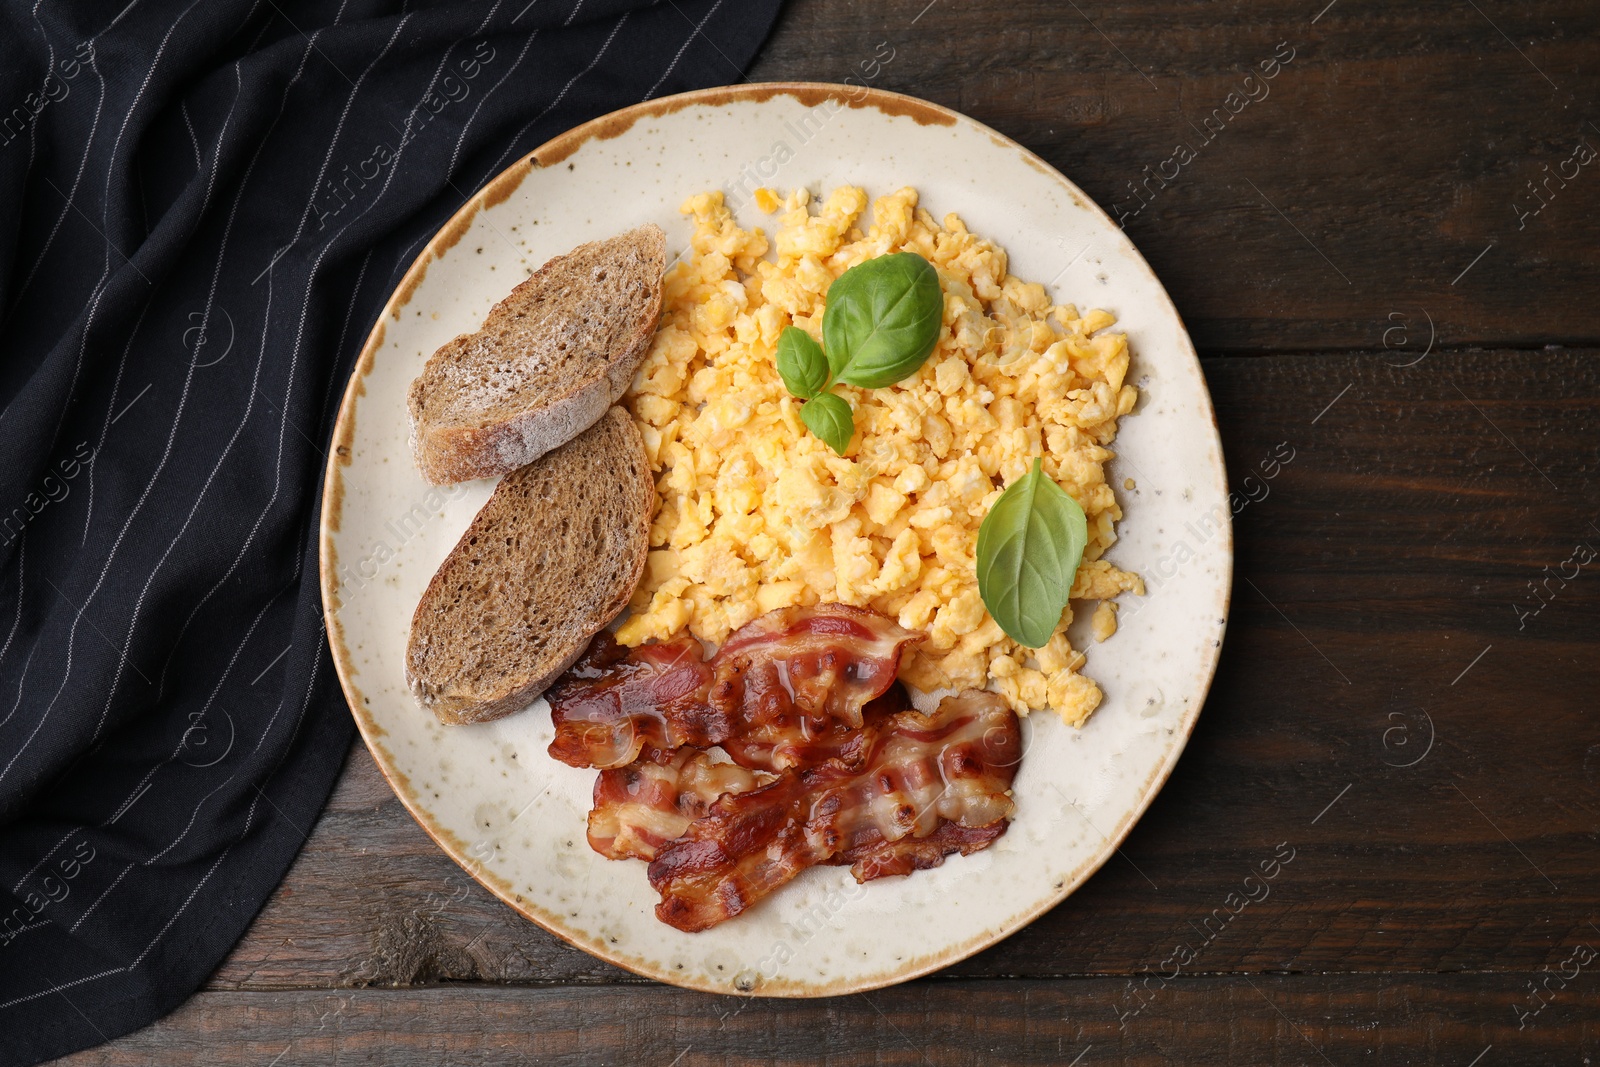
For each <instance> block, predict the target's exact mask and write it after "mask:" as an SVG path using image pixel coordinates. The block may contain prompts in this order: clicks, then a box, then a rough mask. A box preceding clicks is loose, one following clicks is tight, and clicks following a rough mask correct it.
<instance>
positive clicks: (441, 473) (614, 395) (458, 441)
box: [406, 224, 666, 485]
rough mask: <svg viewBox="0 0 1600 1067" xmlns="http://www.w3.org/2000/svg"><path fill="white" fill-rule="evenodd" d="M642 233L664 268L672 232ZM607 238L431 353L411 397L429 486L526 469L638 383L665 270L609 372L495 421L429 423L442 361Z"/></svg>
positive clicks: (416, 445)
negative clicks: (428, 401)
mask: <svg viewBox="0 0 1600 1067" xmlns="http://www.w3.org/2000/svg"><path fill="white" fill-rule="evenodd" d="M641 231H642V234H643V239H644V240H647V241H649V242H650V243H651V244H652V246H653V247H652V248H651V250H650V251H651V252H652V253H653V258H657V259H659V260H661V261H662V263H663V265H664V263H665V249H666V235H665V234H664V233H663V232H662V231H661V228H660V227H658V226H656V225H654V224H649V225H646V226H642V227H640V228H639V230H638V231H634V232H635V233H639V232H641ZM625 236H628V235H625ZM604 243H605V242H601V241H595V242H590V243H589V244H586V245H580V246H579V247H578V248H575V249H573V250H572V251H571V252H569V253H567V254H566V255H564V256H557V257H555V258H554V259H551V260H550V261H549V262H547V263H545V264H544V266H542V267H540V268H539V269H538V270H537V271H535V272H534V273H533V274H532V275H530V276H529V277H528V278H527V280H525V281H523V282H522V283H521V284H519V285H518V286H517V287H516V288H515V289H513V290H512V291H511V293H510V294H509V295H508V296H507V297H506V298H505V299H504V300H502V301H501V302H500V303H498V304H496V305H495V307H494V308H493V309H492V310H491V311H490V312H489V316H488V318H487V319H486V320H485V321H484V325H483V328H482V329H480V330H478V331H477V332H476V333H471V334H462V335H461V336H459V337H456V338H454V339H453V340H451V341H450V342H449V343H447V344H445V345H442V346H441V347H440V348H439V350H438V351H436V352H435V353H434V354H433V355H432V356H431V357H429V359H428V363H427V366H425V367H424V368H423V371H422V373H421V374H419V375H418V376H417V377H416V379H415V380H414V381H413V382H412V383H411V387H410V389H409V390H408V391H407V395H406V401H407V403H406V407H407V409H408V412H409V415H410V421H411V433H410V443H411V452H412V455H413V457H415V459H416V464H417V469H418V471H420V472H421V474H422V476H423V478H424V479H426V480H427V481H428V482H429V483H431V484H433V485H449V484H452V483H455V482H464V481H470V480H472V479H475V478H492V477H495V476H497V475H501V474H508V473H510V472H511V471H514V470H516V469H517V468H519V467H524V466H526V465H527V464H529V463H531V462H533V461H534V460H535V459H538V458H539V457H540V456H542V455H544V454H545V453H546V452H549V451H550V450H551V449H553V448H557V447H559V446H561V445H563V444H565V443H566V442H568V441H570V440H572V439H573V438H574V437H576V436H578V434H580V433H582V432H583V431H584V430H586V429H588V428H589V427H590V426H592V425H593V424H594V423H595V421H596V420H597V419H599V418H600V416H602V415H604V414H605V412H606V409H607V408H609V407H610V406H611V405H612V404H614V403H616V402H617V401H618V400H619V399H621V397H622V394H623V393H624V392H626V391H627V388H628V385H629V383H631V382H632V381H633V374H634V371H636V370H638V368H639V364H640V362H641V361H643V359H644V356H645V353H646V352H647V351H648V350H649V347H650V341H651V339H652V338H653V337H654V336H655V332H656V325H657V323H658V322H659V321H660V318H661V301H662V284H661V283H662V278H661V271H660V270H657V271H656V272H655V277H654V278H653V279H652V282H653V285H652V287H651V292H650V299H649V303H648V304H647V305H646V307H645V308H644V309H643V310H642V311H641V312H640V313H639V314H638V316H637V318H636V319H635V321H634V322H632V323H631V324H630V326H631V328H630V330H629V331H628V333H627V334H625V335H624V337H623V340H622V341H621V342H620V343H619V344H618V345H617V346H616V347H615V348H614V349H613V351H612V352H611V353H610V356H609V359H608V361H607V362H606V364H605V365H604V369H603V372H602V373H599V374H596V375H595V376H593V377H590V378H585V379H583V380H580V381H577V382H574V383H572V384H571V385H570V387H569V388H568V389H567V390H566V392H564V393H563V394H561V395H560V396H558V397H556V398H555V399H553V400H549V401H546V402H544V403H542V404H541V405H540V406H538V407H534V408H530V409H528V410H525V411H521V412H518V413H516V414H515V415H512V416H510V417H509V418H507V419H504V420H502V421H501V422H498V423H494V424H492V425H489V426H459V425H439V424H437V423H431V422H429V421H428V420H427V419H426V418H425V417H424V413H423V405H424V399H425V397H426V394H427V392H428V390H429V388H430V387H432V386H433V385H434V382H433V379H432V377H431V376H430V372H431V371H433V369H434V368H435V367H436V365H437V364H438V363H439V362H443V361H450V360H453V359H456V358H458V356H457V354H456V351H455V350H457V349H459V348H461V347H464V346H466V345H467V344H470V343H471V342H472V341H473V340H474V339H476V338H478V337H480V336H482V335H484V334H487V333H490V332H492V331H493V330H494V329H495V328H496V326H497V324H498V317H499V316H500V315H502V314H505V313H506V311H507V309H509V308H512V307H515V306H516V305H517V304H518V302H519V301H520V300H522V299H525V294H527V293H529V292H532V291H535V290H538V289H540V288H542V287H543V286H544V285H545V284H547V283H548V282H549V280H550V277H551V275H552V274H553V273H554V272H555V271H556V269H558V268H559V267H561V266H562V265H564V262H565V261H567V260H569V259H571V258H573V257H575V256H578V255H579V254H582V253H584V252H587V251H589V250H591V249H593V248H594V247H595V246H596V245H599V244H604Z"/></svg>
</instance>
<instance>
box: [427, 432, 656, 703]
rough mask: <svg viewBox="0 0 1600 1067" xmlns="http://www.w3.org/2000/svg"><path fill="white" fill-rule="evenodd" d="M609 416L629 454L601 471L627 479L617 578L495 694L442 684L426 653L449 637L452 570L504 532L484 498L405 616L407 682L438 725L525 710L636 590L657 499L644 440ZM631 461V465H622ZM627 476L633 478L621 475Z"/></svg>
mask: <svg viewBox="0 0 1600 1067" xmlns="http://www.w3.org/2000/svg"><path fill="white" fill-rule="evenodd" d="M608 419H609V420H613V421H614V423H615V424H616V425H617V427H618V428H619V429H620V430H621V433H622V437H623V440H624V443H623V445H622V448H623V449H625V450H627V453H628V454H626V455H622V454H618V455H609V454H608V455H605V457H604V458H605V459H607V460H608V461H611V462H608V463H607V464H606V469H605V472H604V474H610V475H616V476H619V477H623V478H627V481H626V482H625V483H624V482H619V483H618V484H619V488H621V489H622V490H623V493H624V498H625V501H626V503H627V505H628V508H627V515H628V521H629V522H630V524H631V530H630V534H631V536H630V538H629V547H630V548H631V555H630V556H629V557H628V558H626V559H625V560H623V561H622V567H621V570H620V580H619V581H618V582H617V583H616V584H615V586H614V587H613V588H611V589H610V590H609V591H608V595H607V596H606V597H605V598H604V599H602V600H599V601H598V602H596V603H594V604H593V605H589V606H587V610H578V611H574V612H573V617H572V618H570V619H568V620H566V621H565V622H564V625H563V626H562V627H561V628H560V633H559V635H558V636H559V638H560V640H561V644H560V645H559V646H558V647H552V646H546V648H545V649H544V650H542V651H540V652H538V653H536V654H535V653H532V652H530V653H529V656H528V659H529V660H536V661H537V669H536V670H535V671H534V673H533V674H532V675H530V676H529V677H528V678H527V679H526V680H525V681H522V682H520V683H519V684H516V685H514V686H510V687H508V688H504V689H502V690H499V691H496V692H490V693H483V692H469V691H467V690H466V689H465V688H464V687H463V686H462V685H461V684H460V680H459V679H457V678H454V677H452V678H446V679H435V678H431V677H429V671H428V666H429V663H430V661H431V659H432V657H430V655H429V654H430V652H432V651H433V649H432V648H431V644H432V642H433V641H434V640H437V639H448V637H449V634H450V633H451V632H453V631H452V629H451V627H450V624H451V623H452V622H455V621H457V620H456V619H455V618H454V617H453V613H452V612H451V611H450V610H449V609H450V608H451V607H453V605H450V604H446V603H445V600H446V597H447V596H448V587H449V584H450V582H451V580H452V579H453V578H454V577H455V572H456V570H457V569H458V568H459V567H461V566H464V565H466V564H464V563H463V562H462V560H463V557H465V556H466V555H467V554H468V553H470V552H472V551H473V547H472V546H473V545H474V544H475V543H476V540H477V539H484V540H489V539H492V538H494V537H496V536H500V535H501V534H503V533H504V530H497V527H498V526H499V524H501V523H502V522H503V521H504V519H505V518H506V517H507V516H506V515H505V510H506V505H505V503H504V502H503V501H497V500H496V499H495V497H490V499H489V501H488V502H487V503H485V504H484V506H483V508H482V509H480V510H479V512H478V514H477V515H476V516H475V517H474V518H473V520H472V523H471V524H470V525H469V526H468V527H467V529H466V531H465V532H464V533H463V534H462V535H461V538H460V540H458V541H457V542H456V545H455V547H454V548H452V549H451V551H450V554H449V555H448V556H446V557H445V560H444V562H443V563H441V564H440V566H439V569H438V570H437V571H435V572H434V575H433V577H432V579H430V580H429V582H428V587H427V589H426V590H425V591H424V592H423V594H422V598H421V599H420V600H419V601H418V602H417V607H416V611H415V612H414V613H413V615H412V621H411V632H410V636H409V640H408V642H407V646H406V660H405V677H406V684H407V686H408V687H409V688H410V689H411V693H412V696H413V697H415V698H416V701H417V703H418V704H419V705H421V706H422V707H424V708H426V709H428V710H429V711H431V712H433V713H434V715H435V716H437V717H438V719H439V721H440V722H442V723H446V724H448V725H467V724H473V723H482V722H490V721H492V720H494V719H499V718H504V717H505V716H507V715H511V714H513V713H515V712H518V711H521V710H522V709H523V708H526V707H527V706H528V705H529V704H531V703H533V701H534V700H536V699H537V698H538V697H539V695H540V694H541V693H543V692H544V691H545V689H547V688H548V687H549V686H550V685H551V683H553V682H554V681H555V680H556V679H557V678H559V677H560V676H561V674H562V673H563V672H564V671H566V669H567V668H568V667H570V666H572V664H573V662H574V661H575V660H576V659H577V658H578V656H580V655H581V654H582V653H583V650H584V649H585V648H587V647H588V645H589V641H590V639H591V638H592V637H593V636H594V635H595V634H596V633H598V632H599V631H600V630H602V629H604V628H605V626H606V625H607V624H608V623H610V622H611V620H613V619H614V618H616V616H617V615H618V614H620V613H621V611H622V609H623V608H624V607H626V606H627V604H628V601H629V599H630V598H631V597H632V595H633V591H634V589H636V588H637V587H638V584H639V580H640V578H641V577H642V576H643V574H644V566H645V558H646V556H647V555H648V553H649V548H650V520H651V517H652V512H653V511H654V508H655V501H656V490H655V480H654V478H653V476H652V475H651V472H650V464H649V461H648V458H647V456H646V454H645V450H644V440H643V438H642V437H641V436H640V434H639V429H638V426H637V425H636V424H635V423H634V421H633V417H632V416H631V415H629V414H628V412H627V411H626V410H624V409H623V408H621V407H613V408H610V409H609V410H608V411H607V412H605V413H604V414H603V415H602V416H601V420H608ZM574 443H576V442H574ZM564 458H565V457H563V456H562V455H561V453H559V452H557V451H554V450H552V452H550V453H548V454H547V455H546V456H544V457H541V459H539V460H536V461H535V462H536V463H537V462H552V461H557V462H558V461H561V460H562V459H564ZM630 459H631V460H632V462H631V463H629V462H627V461H628V460H630ZM630 467H631V471H630ZM630 474H631V475H632V477H628V475H630ZM501 484H502V486H504V485H506V482H505V481H502V483H501ZM499 492H500V488H499V487H497V488H496V494H497V495H498V494H499ZM572 536H576V537H582V536H584V533H583V532H582V531H579V532H577V533H575V534H573V535H572ZM532 549H533V546H529V548H528V549H527V550H528V551H531V550H532ZM476 607H477V606H476V605H467V606H464V607H463V608H461V609H460V610H463V611H469V612H470V611H472V610H474V609H475V608H476ZM575 607H578V608H582V607H583V606H581V605H578V606H575ZM479 610H481V608H479ZM441 629H442V630H443V631H444V632H443V633H442V634H440V633H439V632H438V631H439V630H441ZM470 681H471V680H469V682H470Z"/></svg>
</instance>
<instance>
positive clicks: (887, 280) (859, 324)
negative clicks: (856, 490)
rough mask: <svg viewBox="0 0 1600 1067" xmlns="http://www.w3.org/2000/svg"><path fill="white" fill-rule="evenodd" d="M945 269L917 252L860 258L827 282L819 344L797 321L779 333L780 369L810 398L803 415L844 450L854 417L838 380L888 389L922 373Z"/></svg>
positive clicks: (792, 387) (934, 335)
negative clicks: (940, 269)
mask: <svg viewBox="0 0 1600 1067" xmlns="http://www.w3.org/2000/svg"><path fill="white" fill-rule="evenodd" d="M943 320H944V291H943V290H942V289H940V288H939V272H938V271H937V270H935V269H934V267H933V264H931V263H929V262H928V261H927V260H925V259H923V258H922V257H921V256H919V255H917V254H916V253H915V252H896V253H894V254H893V255H887V256H878V257H876V258H875V259H869V260H867V261H866V262H865V263H858V264H856V265H855V266H854V267H851V268H850V269H849V270H847V271H845V272H844V273H843V274H841V275H839V277H838V278H836V279H834V282H833V284H832V285H830V286H829V287H828V296H827V309H826V310H825V311H824V312H823V313H822V340H823V345H825V346H826V352H824V350H823V346H819V345H818V344H817V342H816V341H815V340H814V339H813V338H812V337H811V335H810V334H808V333H806V332H805V331H804V330H802V329H800V328H799V327H798V326H790V327H788V328H786V329H785V330H784V331H783V333H782V334H780V335H779V337H778V376H779V377H781V378H782V379H783V384H784V386H785V387H786V388H788V390H789V392H791V393H793V394H794V395H795V396H797V397H800V398H801V399H802V400H804V401H805V404H803V405H802V406H801V408H800V419H801V421H802V422H804V423H805V424H806V426H807V427H808V428H809V429H810V430H811V432H812V433H814V434H816V435H817V436H818V437H820V438H822V440H823V441H825V442H827V444H828V447H830V448H832V449H833V450H834V451H835V452H837V453H839V454H840V455H844V450H845V448H846V447H848V446H849V444H850V437H851V434H852V433H853V432H854V425H853V423H852V420H851V417H850V405H849V403H848V402H847V401H845V399H844V398H843V397H841V396H838V395H837V394H835V393H830V392H828V390H829V389H830V388H832V386H833V384H834V383H835V382H843V383H845V384H846V385H855V386H860V387H861V388H863V389H881V388H883V387H884V386H886V385H893V384H894V383H895V382H898V381H900V380H902V379H904V378H907V377H910V376H911V375H912V374H915V373H916V371H917V369H918V368H919V367H921V366H922V364H923V363H924V362H925V361H926V360H927V358H928V356H929V354H930V353H932V352H933V346H934V345H935V344H937V343H938V341H939V326H940V323H941V322H943Z"/></svg>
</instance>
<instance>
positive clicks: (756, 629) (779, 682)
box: [546, 604, 923, 770]
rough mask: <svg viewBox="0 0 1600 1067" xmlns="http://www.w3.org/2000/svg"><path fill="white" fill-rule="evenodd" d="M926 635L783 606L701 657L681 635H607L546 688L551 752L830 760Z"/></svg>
mask: <svg viewBox="0 0 1600 1067" xmlns="http://www.w3.org/2000/svg"><path fill="white" fill-rule="evenodd" d="M922 639H923V635H922V634H918V633H913V632H912V631H910V630H906V629H904V628H902V627H901V626H899V625H898V624H897V623H895V621H894V620H893V619H890V618H887V617H886V616H883V615H880V614H878V613H877V612H875V611H870V610H868V609H866V608H855V607H850V606H848V605H844V604H820V605H817V606H815V607H809V608H801V607H789V608H779V609H778V610H776V611H771V612H768V613H767V614H765V615H763V616H761V617H760V618H758V619H756V620H755V621H753V622H751V623H748V624H746V625H745V626H743V627H741V628H740V629H738V630H737V631H735V632H734V634H733V635H732V636H731V637H730V638H729V639H728V641H727V643H726V644H724V645H723V647H722V650H721V651H720V652H718V653H717V654H716V655H715V656H714V657H712V659H711V660H710V662H709V663H708V662H706V661H705V660H704V658H703V655H702V653H701V650H700V645H699V642H698V641H696V640H695V639H694V638H693V637H692V636H690V635H688V634H682V635H679V636H678V637H676V638H674V639H672V640H671V641H666V642H662V643H661V644H656V645H641V646H639V647H638V648H635V649H633V650H631V651H629V650H626V649H622V648H621V647H619V646H618V645H617V643H616V641H615V639H613V638H612V637H611V635H610V634H609V633H606V632H602V633H601V634H600V635H599V636H597V637H596V638H595V640H594V642H593V643H592V644H591V645H590V646H589V650H588V651H587V652H585V653H584V655H583V657H582V658H581V659H580V660H579V661H578V663H577V664H576V665H574V667H573V668H572V669H571V670H570V671H568V672H567V674H566V675H564V676H563V677H562V679H561V681H559V682H558V683H557V684H556V685H555V686H553V687H551V689H550V690H549V692H548V693H546V696H547V697H548V698H549V701H550V714H551V718H552V719H553V720H554V722H555V727H556V736H555V740H554V741H552V742H551V744H550V754H551V755H552V756H554V757H555V758H556V759H558V760H560V761H562V762H563V763H568V764H571V765H572V766H574V767H600V768H608V767H621V766H623V765H625V764H628V763H632V762H633V761H634V760H635V759H636V758H637V757H638V756H639V755H640V753H641V752H644V751H646V750H660V751H667V750H671V749H674V748H678V747H680V746H683V745H691V746H693V747H695V748H709V747H711V746H713V745H719V744H725V743H726V742H729V741H731V740H735V739H737V740H736V743H735V745H734V747H732V748H729V750H728V751H729V755H730V756H731V757H732V758H733V759H734V760H735V761H736V762H738V763H741V764H743V765H745V766H747V767H751V768H755V769H761V770H783V769H786V768H789V767H798V766H806V765H809V764H812V763H816V762H818V761H820V760H823V759H828V758H832V756H833V755H835V754H836V750H837V749H838V748H839V746H841V745H843V744H845V743H847V740H848V739H847V738H846V737H845V736H844V733H843V732H842V731H841V730H840V729H839V727H840V726H843V727H859V726H860V725H861V721H862V720H861V715H862V708H863V707H865V706H866V704H867V703H869V702H870V701H872V700H873V699H875V698H877V697H878V696H881V695H882V694H883V693H884V691H885V690H887V689H888V688H889V687H890V686H891V685H892V684H893V683H894V680H895V675H896V674H897V673H898V672H899V669H900V657H901V655H902V654H903V653H904V651H905V649H906V648H907V647H908V646H910V645H912V644H914V643H916V642H917V641H921V640H922Z"/></svg>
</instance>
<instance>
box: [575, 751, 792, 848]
mask: <svg viewBox="0 0 1600 1067" xmlns="http://www.w3.org/2000/svg"><path fill="white" fill-rule="evenodd" d="M770 780H771V775H767V774H762V773H761V772H760V771H751V770H747V769H745V768H744V767H740V766H738V765H737V764H733V763H718V762H715V761H713V760H712V758H711V756H710V755H709V754H707V753H705V752H698V751H696V750H694V749H691V748H681V749H679V750H677V751H676V752H674V753H672V754H671V755H670V756H669V757H668V758H667V759H666V761H665V762H661V763H657V762H654V761H651V760H639V761H637V762H634V763H630V764H628V765H627V766H626V767H615V768H612V769H611V770H605V771H601V772H600V776H599V777H598V778H597V779H595V783H594V810H593V811H591V812H590V813H589V845H590V847H591V848H593V849H594V850H595V851H596V852H598V853H600V855H602V856H605V857H606V858H607V859H614V860H620V859H626V858H628V857H630V856H631V857H634V858H637V859H642V860H652V859H655V857H656V852H657V851H659V850H660V848H661V846H662V845H665V844H666V843H667V842H669V841H675V840H677V839H678V838H680V837H682V836H683V834H684V831H685V830H687V829H688V828H689V824H690V823H692V822H693V821H694V820H696V819H698V818H700V817H701V816H702V815H704V814H705V813H706V812H707V811H709V810H710V809H711V805H712V804H714V803H716V801H717V798H718V797H720V796H722V795H723V794H726V793H733V794H737V793H748V792H750V791H751V790H752V789H756V788H757V787H759V786H761V785H764V784H766V783H767V782H768V781H770Z"/></svg>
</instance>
